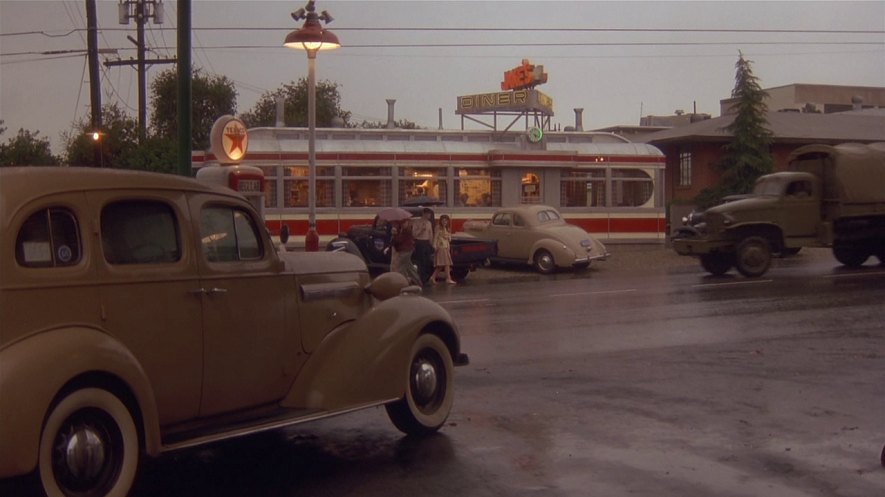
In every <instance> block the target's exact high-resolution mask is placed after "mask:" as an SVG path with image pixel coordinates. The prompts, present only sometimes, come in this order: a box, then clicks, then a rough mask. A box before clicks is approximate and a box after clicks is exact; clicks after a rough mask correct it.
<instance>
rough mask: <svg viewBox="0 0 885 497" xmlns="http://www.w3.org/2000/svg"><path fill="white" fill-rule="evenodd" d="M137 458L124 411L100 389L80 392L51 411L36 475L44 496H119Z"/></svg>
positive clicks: (126, 488) (132, 429)
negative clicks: (44, 493)
mask: <svg viewBox="0 0 885 497" xmlns="http://www.w3.org/2000/svg"><path fill="white" fill-rule="evenodd" d="M138 456H139V446H138V431H137V429H136V428H135V423H134V422H133V420H132V414H130V412H129V409H127V408H126V406H125V405H124V404H123V402H121V401H120V399H118V398H117V397H116V396H114V395H113V394H111V393H110V392H108V391H106V390H102V389H99V388H84V389H81V390H76V391H74V392H72V393H70V394H69V395H68V396H66V397H64V398H63V399H61V401H59V402H58V403H57V404H55V405H54V406H53V407H52V410H51V411H50V413H49V416H48V417H47V418H46V423H45V424H44V425H43V432H42V434H41V435H40V452H39V459H38V464H37V465H38V471H37V473H38V476H39V478H40V483H41V485H42V486H43V489H44V491H45V492H46V495H47V496H49V497H64V496H83V497H99V496H108V497H125V496H126V494H128V493H129V488H130V487H131V486H132V482H133V481H134V480H135V473H136V470H137V468H138Z"/></svg>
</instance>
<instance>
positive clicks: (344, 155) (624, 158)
mask: <svg viewBox="0 0 885 497" xmlns="http://www.w3.org/2000/svg"><path fill="white" fill-rule="evenodd" d="M214 159H215V157H214V156H212V155H211V154H206V155H194V156H193V157H192V161H193V162H196V163H198V162H205V161H209V160H214ZM250 160H254V161H267V160H279V161H307V160H308V154H307V153H303V152H291V153H269V152H268V153H265V152H260V153H247V154H246V157H245V159H244V162H246V161H250ZM317 160H318V161H333V162H334V161H339V162H340V161H391V162H399V161H408V162H422V161H423V162H439V161H452V162H482V163H488V162H501V161H517V162H535V163H539V162H540V163H544V162H564V163H580V164H586V163H591V164H592V163H600V164H605V163H609V164H630V163H634V164H635V163H640V164H664V163H665V162H666V160H665V158H664V157H657V156H643V155H614V156H602V155H562V154H531V155H526V154H500V153H495V154H437V153H426V154H421V153H405V154H397V153H388V152H379V153H361V152H322V153H317Z"/></svg>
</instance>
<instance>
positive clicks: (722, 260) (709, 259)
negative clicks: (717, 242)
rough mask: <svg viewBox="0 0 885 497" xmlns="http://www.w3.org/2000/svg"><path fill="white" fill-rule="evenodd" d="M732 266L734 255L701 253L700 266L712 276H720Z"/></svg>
mask: <svg viewBox="0 0 885 497" xmlns="http://www.w3.org/2000/svg"><path fill="white" fill-rule="evenodd" d="M732 266H734V256H732V255H731V254H723V253H721V252H719V253H712V254H703V255H701V267H703V268H704V270H706V271H707V272H708V273H710V274H712V275H713V276H722V275H723V274H725V273H727V272H728V270H729V269H731V267H732Z"/></svg>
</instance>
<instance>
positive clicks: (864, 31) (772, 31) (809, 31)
mask: <svg viewBox="0 0 885 497" xmlns="http://www.w3.org/2000/svg"><path fill="white" fill-rule="evenodd" d="M156 29H157V30H158V31H174V30H175V28H174V27H169V28H156ZM291 29H292V27H291V26H286V27H256V26H227V27H206V28H193V29H192V30H193V31H290V30H291ZM103 30H104V31H126V29H125V28H103ZM79 31H85V28H75V29H73V30H71V31H67V32H63V33H61V34H52V33H51V32H47V31H20V32H15V33H0V36H22V35H35V34H39V35H43V36H47V37H51V38H58V37H64V36H69V35H71V34H73V33H75V32H79ZM335 31H367V32H373V31H378V32H385V33H389V32H415V31H417V32H468V33H469V32H479V33H506V32H513V33H520V32H536V33H687V34H693V33H738V34H842V35H845V34H848V35H872V34H876V35H881V34H885V30H881V29H734V28H724V29H723V28H562V27H555V28H498V27H469V28H468V27H462V28H451V27H449V28H438V27H384V28H381V27H340V26H338V27H336V28H335Z"/></svg>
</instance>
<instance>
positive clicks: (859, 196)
mask: <svg viewBox="0 0 885 497" xmlns="http://www.w3.org/2000/svg"><path fill="white" fill-rule="evenodd" d="M827 159H830V160H827ZM789 163H790V170H792V171H804V172H808V173H812V174H815V175H817V176H818V177H820V178H821V180H822V181H823V183H824V185H825V187H824V188H825V191H824V198H825V199H827V200H839V201H841V202H845V203H874V202H885V142H878V143H871V144H869V145H864V144H860V143H845V144H841V145H835V146H831V145H806V146H804V147H800V148H797V149H796V150H794V151H793V153H792V154H790V159H789Z"/></svg>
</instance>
